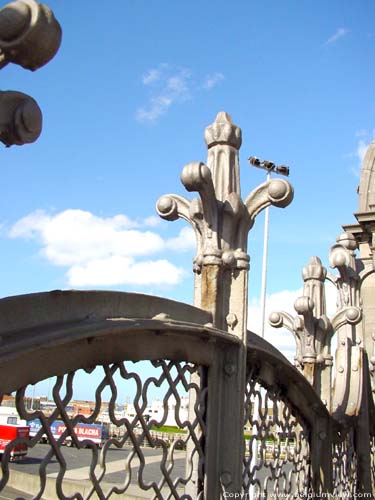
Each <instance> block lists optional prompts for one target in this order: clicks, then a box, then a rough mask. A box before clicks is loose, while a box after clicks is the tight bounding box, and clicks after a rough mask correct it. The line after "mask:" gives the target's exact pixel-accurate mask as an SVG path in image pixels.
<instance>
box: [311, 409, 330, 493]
mask: <svg viewBox="0 0 375 500" xmlns="http://www.w3.org/2000/svg"><path fill="white" fill-rule="evenodd" d="M332 443H333V434H332V426H331V423H330V420H329V418H325V417H322V416H317V418H316V419H315V420H314V425H313V428H312V436H311V483H312V491H313V493H314V494H315V495H316V496H317V498H319V495H322V498H332V500H333V497H331V496H329V495H330V494H332V488H333V483H332ZM323 495H324V496H323Z"/></svg>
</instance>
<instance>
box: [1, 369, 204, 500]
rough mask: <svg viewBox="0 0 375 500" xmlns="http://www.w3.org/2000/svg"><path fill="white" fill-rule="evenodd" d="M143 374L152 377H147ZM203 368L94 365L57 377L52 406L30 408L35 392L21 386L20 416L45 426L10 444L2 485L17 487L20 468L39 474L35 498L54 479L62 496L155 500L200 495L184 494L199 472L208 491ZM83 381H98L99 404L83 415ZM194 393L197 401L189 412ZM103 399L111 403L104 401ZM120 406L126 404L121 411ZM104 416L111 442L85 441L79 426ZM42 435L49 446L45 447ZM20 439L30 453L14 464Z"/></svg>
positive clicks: (200, 482) (81, 499) (18, 396)
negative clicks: (78, 394)
mask: <svg viewBox="0 0 375 500" xmlns="http://www.w3.org/2000/svg"><path fill="white" fill-rule="evenodd" d="M103 372H104V373H103ZM145 372H146V374H147V378H145V376H144V375H142V374H144V373H145ZM204 372H205V369H204V368H202V367H198V366H195V365H192V364H190V363H186V362H173V361H166V360H161V361H154V362H145V361H143V362H138V363H132V362H122V363H116V364H111V365H106V366H101V367H96V369H95V370H94V371H93V372H90V373H89V374H88V373H87V372H83V370H78V371H77V372H74V373H69V374H67V375H65V376H59V377H56V378H55V382H54V385H53V388H52V395H53V398H52V399H53V404H50V405H49V408H48V407H44V408H43V409H38V410H32V409H30V397H26V390H27V389H28V390H27V392H28V394H30V390H32V388H30V387H29V388H26V387H24V388H22V389H20V390H18V391H17V394H16V405H17V410H18V413H19V415H20V417H21V418H22V419H25V420H26V421H28V422H29V424H31V423H32V422H34V423H35V422H37V423H39V426H40V428H39V430H38V426H36V428H35V436H33V437H32V438H31V439H30V440H29V441H28V440H25V439H17V440H15V441H12V442H11V443H10V444H9V445H8V446H7V448H6V451H5V453H4V455H3V459H2V464H1V467H2V478H1V481H0V490H1V489H3V487H4V486H5V485H6V484H7V483H8V484H13V481H12V476H13V475H16V474H17V470H21V471H23V472H27V473H33V474H34V476H35V477H36V478H38V479H39V480H38V481H37V484H38V488H37V489H36V491H33V492H30V491H28V493H31V494H33V495H34V497H33V498H34V499H41V498H42V497H43V493H44V492H45V490H46V488H48V487H50V484H51V481H52V482H53V487H54V488H55V491H56V495H57V497H58V498H60V499H68V498H69V499H73V498H74V499H77V500H84V499H85V500H86V499H87V500H88V499H90V498H100V499H109V498H116V496H117V495H119V494H122V493H125V492H127V493H129V494H131V493H133V494H135V495H136V494H137V493H139V494H141V493H143V496H144V497H145V498H155V499H161V498H163V499H172V498H175V499H177V498H178V499H183V500H188V499H191V500H195V499H196V498H200V497H201V496H202V492H199V491H197V493H196V495H194V497H192V496H190V495H189V494H186V493H185V492H184V491H185V485H187V484H188V483H189V482H190V481H191V480H192V478H193V477H194V478H195V480H196V478H198V480H197V484H198V488H197V489H198V490H201V491H202V490H203V474H204V453H203V443H204V437H205V422H204V419H205V407H206V389H203V388H202V380H203V378H204V377H202V376H201V375H203V374H204ZM99 377H100V378H99ZM93 383H95V384H93ZM82 384H91V386H93V385H94V387H95V394H94V397H93V404H92V406H91V407H90V408H89V411H87V402H86V407H85V408H86V411H85V412H84V414H83V412H82V413H78V414H75V412H74V411H72V402H73V400H74V394H75V391H76V387H77V386H78V385H80V386H81V387H82ZM131 394H133V397H132V398H131V403H129V398H130V396H129V395H131ZM156 397H157V398H159V403H158V404H156V403H157V401H158V400H155V398H156ZM189 397H190V399H191V401H194V405H190V410H189V404H188V398H189ZM105 399H106V400H107V401H108V400H109V403H107V404H106V403H103V401H104V400H105ZM125 401H128V403H127V404H125V405H124V402H125ZM152 402H153V404H152ZM80 403H81V406H84V404H85V403H84V402H82V401H81V402H80ZM120 403H122V405H123V406H125V407H126V406H127V410H126V409H125V407H124V408H123V413H121V412H120V411H119V404H120ZM32 404H34V405H35V401H32ZM75 404H77V402H76V403H75ZM150 405H151V406H150ZM28 407H29V408H28ZM188 412H189V413H190V414H188ZM104 417H106V418H104ZM36 419H37V420H36ZM100 420H102V421H103V420H107V422H108V424H107V425H103V426H102V428H101V429H102V430H103V429H104V430H106V431H107V432H108V435H107V436H105V437H106V438H107V439H103V440H99V442H97V443H96V442H94V441H95V440H94V438H91V439H90V438H87V439H84V440H81V439H80V437H79V434H80V432H78V430H77V429H78V428H79V427H80V426H82V424H93V423H95V422H98V421H100ZM57 422H59V423H58V424H57ZM109 422H110V423H109ZM172 423H173V424H174V425H175V426H176V427H177V429H176V431H175V432H174V433H170V432H164V433H163V432H161V429H160V428H161V427H164V430H165V426H167V425H172ZM57 427H58V428H57ZM31 429H32V427H31ZM42 440H44V441H45V442H46V444H44V445H43V444H40V442H41V441H42ZM100 441H101V442H100ZM22 443H26V444H27V447H28V455H27V457H25V458H24V459H23V460H21V461H20V462H19V463H14V464H9V462H10V460H11V453H12V449H14V447H15V446H16V445H18V444H22ZM64 444H70V445H71V446H73V447H74V449H72V448H70V447H67V446H63V445H64ZM35 477H34V479H35ZM34 482H35V481H34ZM72 485H75V488H73V486H72Z"/></svg>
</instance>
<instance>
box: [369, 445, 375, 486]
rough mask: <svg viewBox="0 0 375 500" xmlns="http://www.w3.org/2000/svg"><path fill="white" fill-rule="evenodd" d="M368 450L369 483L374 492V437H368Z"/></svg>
mask: <svg viewBox="0 0 375 500" xmlns="http://www.w3.org/2000/svg"><path fill="white" fill-rule="evenodd" d="M370 450H371V451H370V461H371V462H370V467H371V483H372V490H373V491H375V436H370Z"/></svg>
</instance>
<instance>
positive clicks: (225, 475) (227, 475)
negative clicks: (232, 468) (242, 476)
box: [220, 471, 232, 486]
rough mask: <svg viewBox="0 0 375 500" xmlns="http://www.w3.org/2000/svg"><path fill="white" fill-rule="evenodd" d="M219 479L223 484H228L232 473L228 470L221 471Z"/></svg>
mask: <svg viewBox="0 0 375 500" xmlns="http://www.w3.org/2000/svg"><path fill="white" fill-rule="evenodd" d="M220 481H221V482H222V484H223V485H224V486H229V485H230V484H231V482H232V474H231V473H230V472H229V471H225V472H222V474H221V475H220Z"/></svg>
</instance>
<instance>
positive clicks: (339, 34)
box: [323, 28, 350, 46]
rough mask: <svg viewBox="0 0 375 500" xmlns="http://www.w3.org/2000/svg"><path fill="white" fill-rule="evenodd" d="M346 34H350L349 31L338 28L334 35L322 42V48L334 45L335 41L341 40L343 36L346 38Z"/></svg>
mask: <svg viewBox="0 0 375 500" xmlns="http://www.w3.org/2000/svg"><path fill="white" fill-rule="evenodd" d="M348 33H350V30H349V29H348V28H338V29H337V30H336V31H335V33H334V34H333V35H332V36H330V37H329V38H328V40H326V41H325V42H324V44H323V45H324V46H327V45H331V44H333V43H336V42H337V40H339V39H340V38H343V37H344V36H346V35H347V34H348Z"/></svg>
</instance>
